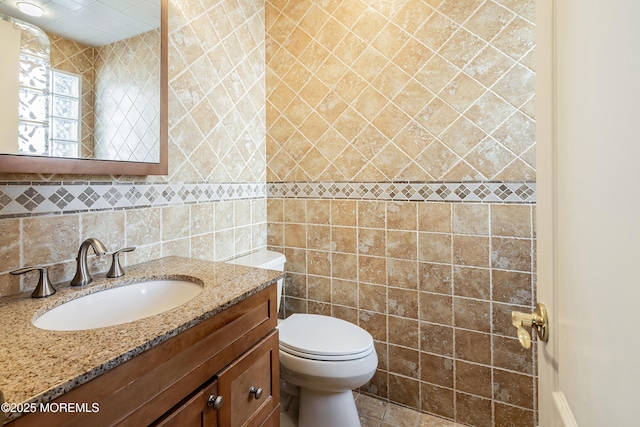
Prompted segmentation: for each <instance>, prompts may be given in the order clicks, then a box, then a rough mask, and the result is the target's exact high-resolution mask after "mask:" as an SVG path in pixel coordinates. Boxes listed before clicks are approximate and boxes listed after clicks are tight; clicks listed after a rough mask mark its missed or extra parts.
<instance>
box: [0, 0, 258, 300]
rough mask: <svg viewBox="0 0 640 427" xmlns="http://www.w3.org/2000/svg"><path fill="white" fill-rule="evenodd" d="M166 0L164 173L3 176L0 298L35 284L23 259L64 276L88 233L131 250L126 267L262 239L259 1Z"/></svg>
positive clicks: (220, 254) (219, 251)
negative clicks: (19, 271) (22, 271)
mask: <svg viewBox="0 0 640 427" xmlns="http://www.w3.org/2000/svg"><path fill="white" fill-rule="evenodd" d="M168 3H169V5H168V7H169V15H168V16H169V49H168V54H169V60H168V69H169V117H168V121H169V159H170V160H169V174H168V175H167V176H150V177H119V176H117V177H116V176H59V175H43V174H20V175H17V174H0V181H1V182H0V230H1V232H0V236H1V237H0V239H1V243H2V244H1V245H0V295H10V294H14V293H17V292H20V291H25V290H29V289H31V288H33V287H34V286H35V282H34V280H33V279H34V278H33V277H31V276H27V277H21V278H19V277H15V276H10V275H9V274H8V272H9V271H11V270H14V269H16V268H19V267H21V266H27V265H33V264H44V265H48V266H49V267H50V270H51V278H52V280H53V281H54V282H61V281H65V280H69V279H70V278H71V277H72V276H73V269H74V268H75V264H74V258H75V256H76V252H77V250H78V245H79V244H80V242H81V241H82V240H83V239H85V238H87V237H96V238H98V239H100V240H101V241H103V242H104V243H105V244H106V245H107V247H108V248H109V249H110V250H116V249H119V248H121V247H124V246H125V245H126V246H137V247H138V249H136V251H134V252H131V253H128V254H126V262H127V263H135V262H141V261H144V260H148V259H153V258H159V257H161V256H165V255H170V254H172V255H183V256H193V257H197V258H204V259H211V260H214V259H215V260H220V259H227V258H230V257H233V256H234V255H236V254H241V253H245V252H249V251H251V250H254V249H257V248H259V247H263V246H265V244H266V193H265V183H264V178H265V170H266V159H265V133H266V130H265V106H264V100H265V92H264V78H265V59H264V4H263V3H262V2H253V1H241V2H238V1H236V0H225V1H222V2H205V3H200V2H198V1H196V2H184V1H182V0H169V2H168ZM62 48H64V46H63V47H62ZM69 52H70V51H69ZM69 52H67V53H69ZM74 52H75V50H74ZM76 59H77V58H76ZM61 61H64V59H62V58H61ZM93 262H94V266H93V268H94V269H96V270H98V269H100V270H104V271H106V269H107V268H108V260H103V261H102V262H100V263H98V261H97V260H93ZM95 263H98V265H95Z"/></svg>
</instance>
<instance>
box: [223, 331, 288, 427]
mask: <svg viewBox="0 0 640 427" xmlns="http://www.w3.org/2000/svg"><path fill="white" fill-rule="evenodd" d="M279 381H280V361H279V359H278V331H277V330H276V331H273V332H272V333H271V334H269V335H267V337H266V338H264V339H263V340H262V341H261V342H260V343H258V344H257V345H256V346H255V347H254V348H253V349H251V350H250V351H248V352H247V353H245V354H244V355H242V356H241V357H240V358H238V359H237V360H236V361H234V362H233V363H232V364H231V365H229V366H228V367H226V368H225V369H224V370H222V371H221V372H220V374H219V375H218V391H219V393H220V396H222V397H223V398H224V404H223V405H222V407H221V408H220V410H219V411H218V421H219V423H220V426H224V427H244V426H260V425H261V424H262V423H263V422H264V421H265V420H266V419H267V418H268V417H269V415H270V414H271V412H272V411H273V410H274V409H275V408H277V407H278V406H279V403H280V382H279Z"/></svg>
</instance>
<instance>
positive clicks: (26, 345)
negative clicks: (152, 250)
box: [0, 257, 284, 421]
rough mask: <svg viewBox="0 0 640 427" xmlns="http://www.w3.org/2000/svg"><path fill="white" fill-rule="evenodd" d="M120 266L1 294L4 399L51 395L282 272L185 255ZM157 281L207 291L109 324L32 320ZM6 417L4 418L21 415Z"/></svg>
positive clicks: (0, 354) (26, 399) (35, 398)
mask: <svg viewBox="0 0 640 427" xmlns="http://www.w3.org/2000/svg"><path fill="white" fill-rule="evenodd" d="M125 271H126V274H125V275H124V276H123V277H119V278H116V279H107V278H106V277H105V275H104V274H98V275H94V281H93V282H92V283H91V284H90V285H88V286H86V287H83V288H76V287H70V286H69V285H68V284H66V285H55V287H56V289H57V290H58V292H57V293H56V294H55V295H53V296H51V297H48V298H42V299H36V298H31V297H30V295H31V292H30V291H29V292H25V293H21V294H19V295H14V296H10V297H2V298H0V325H2V333H1V334H0V391H1V392H2V393H3V394H4V399H5V402H6V403H16V404H21V403H38V404H39V403H43V402H48V401H50V400H53V399H55V398H56V397H58V396H60V395H62V394H64V393H66V392H68V391H69V390H71V389H73V388H74V387H77V386H79V385H81V384H83V383H85V382H87V381H89V380H91V379H93V378H95V377H97V376H99V375H101V374H103V373H105V372H107V371H108V370H110V369H112V368H114V367H116V366H118V365H119V364H121V363H123V362H126V361H127V360H129V359H131V358H132V357H134V356H135V355H137V354H140V353H142V352H143V351H145V350H148V349H149V348H152V347H153V346H155V345H157V344H160V343H162V342H164V341H166V340H167V339H169V338H171V337H173V336H175V335H177V334H179V333H180V332H182V331H184V330H186V329H187V328H189V327H191V326H193V325H195V324H197V323H199V322H201V321H203V320H205V319H207V318H209V317H211V316H213V315H214V314H216V313H218V312H220V311H222V310H224V309H225V308H227V307H229V306H231V305H233V304H235V303H237V302H239V301H241V300H243V299H245V298H247V297H248V296H250V295H253V294H255V293H257V292H258V291H260V290H262V289H264V288H266V287H267V286H268V285H269V284H271V283H273V282H275V281H277V280H278V279H280V278H282V277H283V276H284V273H283V272H279V271H273V270H263V269H257V268H251V267H244V266H239V265H233V264H226V263H220V262H211V261H202V260H196V259H191V258H182V257H167V258H162V259H158V260H154V261H149V262H145V263H141V264H137V265H133V266H129V267H126V268H125ZM155 279H183V280H191V281H194V282H196V283H199V284H201V285H203V286H204V289H203V291H202V292H201V293H200V294H199V295H197V296H196V297H195V298H193V299H192V300H190V301H188V302H186V303H185V304H183V305H181V306H179V307H176V308H174V309H171V310H169V311H166V312H164V313H161V314H158V315H155V316H151V317H148V318H145V319H140V320H137V321H134V322H129V323H124V324H121V325H116V326H110V327H107V328H98V329H90V330H86V331H48V330H43V329H38V328H36V327H35V326H33V325H32V323H31V321H32V320H33V319H34V318H36V317H38V316H39V315H41V314H42V313H44V312H45V311H47V310H50V309H51V308H53V307H55V306H58V305H60V304H62V303H64V302H67V301H69V300H72V299H75V298H78V297H81V296H84V295H87V294H90V293H93V292H97V291H100V290H105V289H109V288H114V287H117V286H122V285H127V284H132V283H136V282H140V281H144V280H155ZM8 415H9V417H8V419H7V420H6V421H9V420H12V419H15V418H17V417H18V416H20V414H16V413H11V414H8ZM1 418H2V416H1V414H0V419H1Z"/></svg>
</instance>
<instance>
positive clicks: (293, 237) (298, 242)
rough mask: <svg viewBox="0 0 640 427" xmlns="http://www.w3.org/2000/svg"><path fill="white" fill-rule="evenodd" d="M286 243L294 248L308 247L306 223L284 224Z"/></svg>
mask: <svg viewBox="0 0 640 427" xmlns="http://www.w3.org/2000/svg"><path fill="white" fill-rule="evenodd" d="M284 244H285V246H289V247H293V248H306V247H307V227H306V225H304V224H285V225H284Z"/></svg>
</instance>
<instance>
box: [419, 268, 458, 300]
mask: <svg viewBox="0 0 640 427" xmlns="http://www.w3.org/2000/svg"><path fill="white" fill-rule="evenodd" d="M418 269H419V273H418V274H419V276H418V277H419V282H420V283H419V285H420V290H422V291H429V292H438V293H442V294H448V295H451V293H452V282H453V280H452V277H451V266H450V265H445V264H431V263H426V262H421V263H419V265H418Z"/></svg>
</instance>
